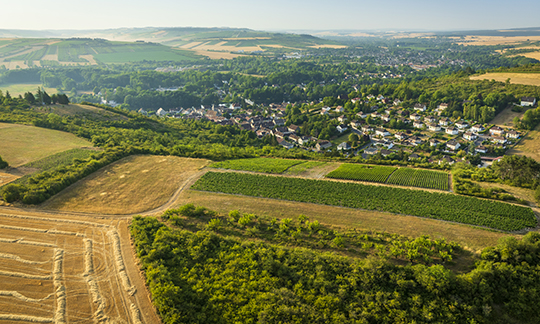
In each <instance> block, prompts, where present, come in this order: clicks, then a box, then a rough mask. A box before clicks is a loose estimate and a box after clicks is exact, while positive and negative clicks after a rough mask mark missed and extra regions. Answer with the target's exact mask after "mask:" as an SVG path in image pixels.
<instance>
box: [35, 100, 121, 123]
mask: <svg viewBox="0 0 540 324" xmlns="http://www.w3.org/2000/svg"><path fill="white" fill-rule="evenodd" d="M35 109H36V110H37V111H41V112H44V113H55V114H57V115H60V116H75V115H78V116H87V117H92V118H99V119H107V120H111V119H112V120H128V118H127V117H126V116H122V115H119V114H117V113H114V112H111V111H108V110H105V109H102V108H97V107H94V106H86V105H79V104H69V105H50V106H46V107H43V108H39V107H38V108H35Z"/></svg>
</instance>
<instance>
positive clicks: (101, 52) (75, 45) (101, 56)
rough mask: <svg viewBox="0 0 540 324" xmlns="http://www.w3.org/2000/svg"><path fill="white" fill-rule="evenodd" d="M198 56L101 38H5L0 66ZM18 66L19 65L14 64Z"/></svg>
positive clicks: (26, 66)
mask: <svg viewBox="0 0 540 324" xmlns="http://www.w3.org/2000/svg"><path fill="white" fill-rule="evenodd" d="M200 58H201V56H199V55H197V54H195V53H193V52H191V51H185V50H181V49H173V48H171V47H168V46H164V45H161V44H155V43H144V42H143V43H134V42H133V43H128V42H111V41H107V40H104V39H82V38H81V39H46V38H45V39H43V38H41V39H32V38H25V39H21V38H17V39H10V40H7V43H6V44H4V45H3V46H2V47H1V48H0V66H2V65H3V66H4V67H6V68H7V69H16V68H21V69H24V68H28V67H32V66H41V67H46V66H51V67H54V66H85V65H96V64H99V63H105V64H107V63H127V62H136V61H143V60H148V61H176V62H186V61H197V60H199V59H200ZM17 66H18V67H17Z"/></svg>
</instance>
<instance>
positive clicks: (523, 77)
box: [470, 72, 540, 86]
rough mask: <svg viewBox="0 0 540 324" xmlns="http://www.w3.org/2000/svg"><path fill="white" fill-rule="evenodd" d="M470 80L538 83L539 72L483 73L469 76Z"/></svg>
mask: <svg viewBox="0 0 540 324" xmlns="http://www.w3.org/2000/svg"><path fill="white" fill-rule="evenodd" d="M470 79H471V80H495V81H499V82H505V81H506V80H508V79H510V83H513V84H524V85H534V86H538V85H540V73H504V72H502V73H485V74H482V75H475V76H471V77H470Z"/></svg>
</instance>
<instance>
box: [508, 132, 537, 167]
mask: <svg viewBox="0 0 540 324" xmlns="http://www.w3.org/2000/svg"><path fill="white" fill-rule="evenodd" d="M506 154H512V155H522V156H528V157H531V158H533V159H535V160H536V161H539V162H540V125H539V126H537V127H536V128H535V129H534V130H533V131H530V132H529V133H528V134H527V136H525V137H524V138H522V139H521V141H520V142H519V143H518V144H517V145H516V146H514V147H513V148H511V149H510V150H508V151H507V152H506Z"/></svg>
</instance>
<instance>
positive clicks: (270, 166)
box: [210, 158, 315, 173]
mask: <svg viewBox="0 0 540 324" xmlns="http://www.w3.org/2000/svg"><path fill="white" fill-rule="evenodd" d="M305 162H306V161H302V160H285V159H270V158H254V159H239V160H227V161H222V162H215V163H212V164H211V165H210V167H212V168H220V169H231V170H243V171H253V172H264V173H283V172H285V171H286V170H287V169H288V168H290V167H292V166H294V165H297V164H301V163H305ZM313 166H315V165H313Z"/></svg>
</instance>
